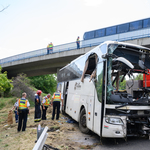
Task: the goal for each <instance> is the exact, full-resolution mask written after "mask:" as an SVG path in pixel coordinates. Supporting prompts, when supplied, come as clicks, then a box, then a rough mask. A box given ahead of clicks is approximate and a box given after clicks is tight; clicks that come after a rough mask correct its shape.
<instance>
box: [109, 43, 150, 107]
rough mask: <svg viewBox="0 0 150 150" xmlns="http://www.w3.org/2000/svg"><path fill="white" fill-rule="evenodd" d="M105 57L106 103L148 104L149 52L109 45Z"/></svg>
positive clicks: (149, 88)
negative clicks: (106, 56)
mask: <svg viewBox="0 0 150 150" xmlns="http://www.w3.org/2000/svg"><path fill="white" fill-rule="evenodd" d="M108 54H109V56H108V58H107V85H108V86H107V101H106V103H107V104H124V103H126V104H131V105H149V104H150V71H149V68H150V53H149V51H148V50H141V49H139V48H137V47H129V46H128V47H127V46H124V45H121V46H120V45H110V46H109V48H108Z"/></svg>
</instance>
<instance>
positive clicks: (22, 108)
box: [17, 93, 30, 132]
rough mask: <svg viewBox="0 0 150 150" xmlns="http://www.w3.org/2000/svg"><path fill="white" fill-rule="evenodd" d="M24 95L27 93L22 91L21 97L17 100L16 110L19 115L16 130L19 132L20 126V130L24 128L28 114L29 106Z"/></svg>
mask: <svg viewBox="0 0 150 150" xmlns="http://www.w3.org/2000/svg"><path fill="white" fill-rule="evenodd" d="M26 95H27V94H26V93H22V98H21V99H19V100H18V104H17V112H18V115H19V123H18V132H20V130H21V128H22V131H25V130H26V124H27V117H28V114H29V106H30V103H29V101H28V100H27V99H26ZM22 122H23V126H22Z"/></svg>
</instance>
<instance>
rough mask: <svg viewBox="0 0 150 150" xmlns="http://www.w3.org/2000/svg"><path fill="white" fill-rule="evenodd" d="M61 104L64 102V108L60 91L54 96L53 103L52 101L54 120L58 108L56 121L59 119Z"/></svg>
mask: <svg viewBox="0 0 150 150" xmlns="http://www.w3.org/2000/svg"><path fill="white" fill-rule="evenodd" d="M60 102H62V107H63V95H62V94H61V92H60V91H58V92H55V93H54V94H53V97H52V101H51V105H53V113H52V120H54V117H55V109H56V108H57V114H56V120H58V119H59V113H60Z"/></svg>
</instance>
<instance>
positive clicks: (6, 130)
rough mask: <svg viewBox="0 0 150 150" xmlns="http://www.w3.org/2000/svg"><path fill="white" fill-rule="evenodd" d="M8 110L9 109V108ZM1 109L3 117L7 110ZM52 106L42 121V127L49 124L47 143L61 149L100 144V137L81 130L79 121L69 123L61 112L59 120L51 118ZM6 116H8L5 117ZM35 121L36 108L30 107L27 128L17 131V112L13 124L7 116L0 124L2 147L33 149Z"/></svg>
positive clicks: (77, 148)
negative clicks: (9, 122)
mask: <svg viewBox="0 0 150 150" xmlns="http://www.w3.org/2000/svg"><path fill="white" fill-rule="evenodd" d="M7 110H8V109H7ZM7 110H6V109H2V110H0V114H1V117H3V116H6V115H3V114H4V113H6V111H7ZM51 111H52V107H50V108H49V109H48V110H47V120H43V121H41V122H40V124H41V126H42V128H44V127H45V126H47V127H48V128H49V129H48V137H47V139H46V142H45V144H47V145H50V146H52V147H54V148H57V149H60V150H80V149H93V148H94V147H95V146H96V145H99V144H100V143H99V138H98V137H97V136H96V135H94V134H90V135H86V134H83V133H81V132H80V130H79V128H78V123H76V122H74V123H68V122H67V120H68V119H69V117H68V116H66V115H62V114H60V119H59V120H54V121H53V120H51V116H52V114H51ZM5 118H6V117H5ZM38 124H39V123H34V108H30V115H29V116H28V121H27V128H26V131H25V132H17V125H18V124H17V123H15V114H13V124H11V125H8V124H7V118H6V119H4V121H3V122H1V124H0V149H1V150H31V149H33V147H34V145H35V141H36V140H37V126H38Z"/></svg>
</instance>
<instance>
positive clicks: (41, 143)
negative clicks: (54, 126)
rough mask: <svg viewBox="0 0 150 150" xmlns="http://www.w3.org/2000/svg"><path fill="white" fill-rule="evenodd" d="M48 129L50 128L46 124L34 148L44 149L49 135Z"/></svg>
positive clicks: (34, 149) (37, 149)
mask: <svg viewBox="0 0 150 150" xmlns="http://www.w3.org/2000/svg"><path fill="white" fill-rule="evenodd" d="M47 130H48V127H47V126H46V127H45V128H44V130H43V132H42V134H41V135H40V137H39V139H38V141H37V142H36V144H35V146H34V148H33V149H32V150H42V149H43V146H44V143H45V141H46V139H47V136H48V133H47Z"/></svg>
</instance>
